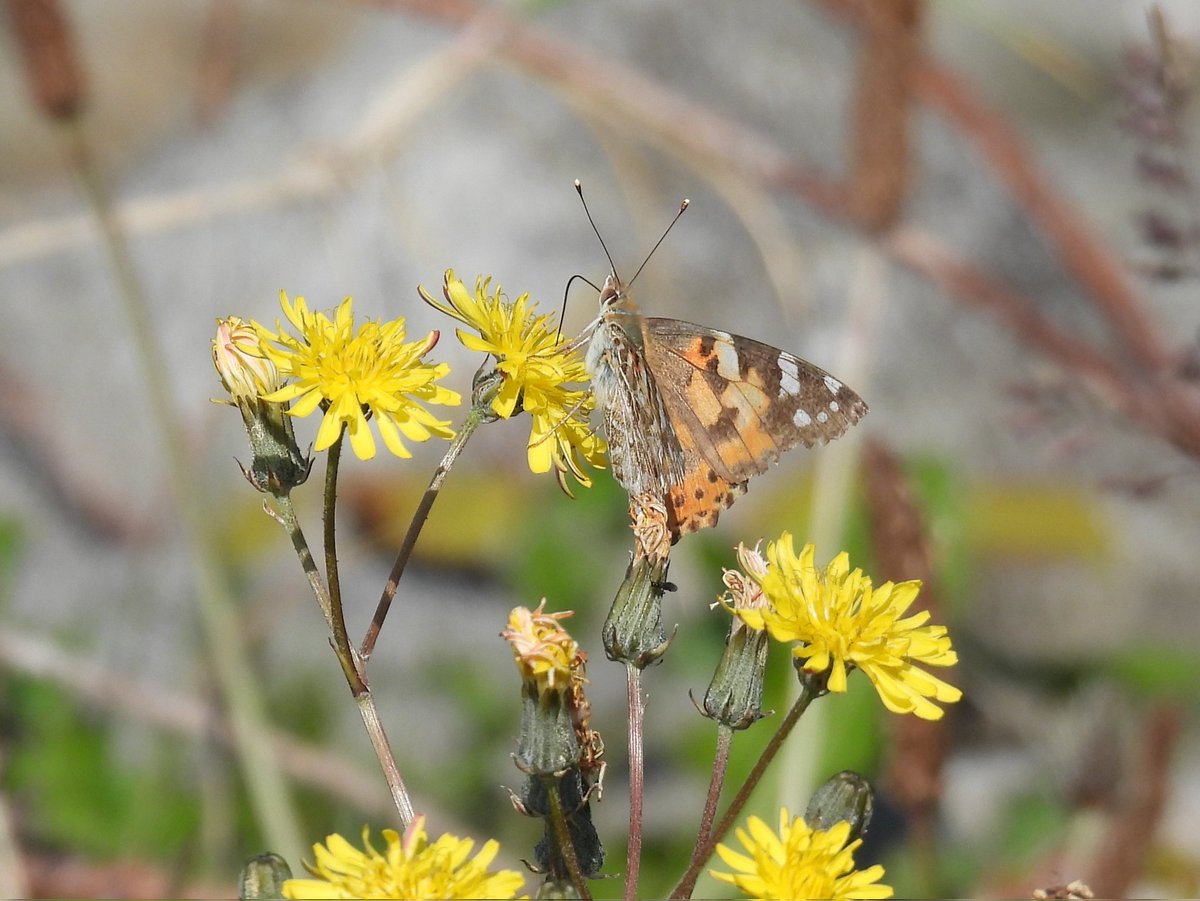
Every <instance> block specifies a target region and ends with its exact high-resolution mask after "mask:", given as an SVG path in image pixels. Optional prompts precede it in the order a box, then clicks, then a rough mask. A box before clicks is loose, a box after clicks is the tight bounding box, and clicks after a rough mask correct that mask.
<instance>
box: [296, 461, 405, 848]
mask: <svg viewBox="0 0 1200 901" xmlns="http://www.w3.org/2000/svg"><path fill="white" fill-rule="evenodd" d="M339 443H340V441H339ZM335 467H336V464H335ZM326 472H328V470H326ZM276 500H277V501H278V502H279V508H280V511H281V512H280V513H278V514H276V518H277V519H278V520H279V522H280V523H281V524H282V525H283V527H284V528H285V529H287V531H288V534H289V535H290V536H291V539H292V547H294V548H295V549H296V556H297V557H299V558H300V565H301V567H302V568H303V569H304V573H305V575H306V576H308V584H309V585H310V586H311V587H312V590H313V594H314V595H316V598H317V603H318V604H320V606H321V611H322V613H324V615H325V622H326V623H327V624H328V625H329V629H330V632H331V633H333V634H334V635H335V636H336V633H337V630H336V629H335V627H334V623H335V621H336V620H335V618H334V613H333V605H332V602H331V601H330V597H329V594H328V593H327V592H326V590H325V585H324V583H322V581H321V573H320V571H319V570H318V569H317V563H316V561H315V560H314V559H313V555H312V552H311V551H310V550H309V547H308V541H307V539H305V537H304V531H303V530H302V529H301V528H300V522H299V520H298V519H297V518H296V508H295V506H294V505H293V504H292V499H291V496H290V495H289V494H280V495H278V496H277V497H276ZM327 546H328V545H327ZM334 565H335V567H336V562H335V564H334ZM335 571H336V570H335ZM342 639H343V643H342V645H341V646H340V647H339V645H338V643H337V640H336V637H335V640H334V651H335V652H336V653H337V656H338V661H339V663H341V665H342V672H343V674H345V676H346V683H347V685H349V687H350V692H351V694H352V695H353V696H354V701H355V704H357V705H358V711H359V715H360V716H362V720H363V725H364V726H365V727H366V730H367V737H368V738H370V740H371V747H372V748H373V749H374V750H375V756H376V757H378V758H379V766H380V768H381V769H382V770H383V777H384V779H385V780H386V781H387V784H388V790H389V791H390V792H391V794H392V801H393V802H394V803H395V805H396V811H397V812H398V813H399V815H400V821H401V823H402V824H403V825H404V827H405V828H407V827H408V824H409V823H410V822H412V819H413V806H412V800H411V799H410V797H409V794H408V787H407V786H406V785H405V784H404V779H403V777H401V775H400V767H399V766H398V765H397V764H396V758H395V755H394V754H392V746H391V742H389V741H388V737H387V733H386V732H385V731H384V728H383V722H382V721H381V720H380V719H379V712H378V711H377V710H376V708H375V699H374V698H373V697H372V695H371V691H370V688H369V686H368V684H367V680H366V674H365V672H363V667H364V664H363V661H362V660H361V659H359V658H357V657H356V655H355V653H354V649H353V648H352V647H350V643H349V641H348V640H347V637H346V630H345V627H344V626H343V628H342ZM351 673H353V677H352V676H351Z"/></svg>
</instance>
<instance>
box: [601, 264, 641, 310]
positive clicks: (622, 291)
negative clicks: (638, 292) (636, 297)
mask: <svg viewBox="0 0 1200 901" xmlns="http://www.w3.org/2000/svg"><path fill="white" fill-rule="evenodd" d="M636 312H637V306H636V305H635V304H634V302H633V298H632V297H630V296H629V291H628V290H627V289H626V287H625V283H624V282H622V281H621V279H620V278H618V277H617V275H616V274H615V273H614V274H612V275H609V276H608V278H606V279H605V280H604V287H603V288H601V289H600V315H601V316H602V317H603V316H608V315H612V314H619V313H636Z"/></svg>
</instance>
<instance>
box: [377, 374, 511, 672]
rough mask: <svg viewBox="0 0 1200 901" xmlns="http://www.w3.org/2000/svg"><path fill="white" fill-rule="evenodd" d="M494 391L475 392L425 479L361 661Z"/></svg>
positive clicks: (486, 416)
mask: <svg viewBox="0 0 1200 901" xmlns="http://www.w3.org/2000/svg"><path fill="white" fill-rule="evenodd" d="M499 385H500V382H499V380H497V381H496V382H495V390H498V389H499ZM495 390H488V391H481V392H479V394H478V395H477V397H476V399H475V401H474V403H473V404H472V406H471V411H470V412H469V413H468V414H467V418H466V419H465V420H464V421H463V424H462V426H461V427H460V428H459V430H458V433H457V434H456V435H455V436H454V439H453V440H452V441H451V442H450V447H449V448H447V449H446V455H445V456H444V457H442V462H441V463H439V464H438V468H437V469H436V470H434V473H433V478H432V479H430V480H429V487H428V488H426V489H425V494H424V495H423V496H422V497H421V503H420V504H418V505H417V510H416V512H415V513H414V514H413V518H412V521H411V522H410V523H409V524H408V531H407V532H406V533H405V534H404V540H403V541H402V542H401V543H400V550H399V551H398V552H397V553H396V561H395V563H393V564H392V571H391V572H390V573H389V574H388V579H387V584H386V585H384V586H383V595H382V596H381V597H380V598H379V603H378V604H377V605H376V607H375V615H374V616H373V617H371V625H370V626H368V627H367V634H366V635H364V636H363V640H362V645H361V646H360V650H359V656H360V657H362V659H363V661H364V662H365V661H367V660H369V659H371V654H372V652H373V651H374V650H375V642H376V641H378V640H379V631H380V629H382V628H383V621H384V620H385V619H387V615H388V610H389V609H391V606H392V599H393V598H395V597H396V589H397V588H398V587H399V586H400V579H401V577H402V576H403V575H404V569H405V567H407V566H408V561H409V559H410V558H411V557H412V553H413V549H414V548H415V547H416V546H417V539H418V538H420V537H421V529H423V528H424V527H425V521H426V520H427V519H429V511H430V510H432V509H433V502H434V501H436V500H437V497H438V493H439V492H440V491H441V490H442V483H443V482H445V481H446V476H447V475H448V474H449V472H450V468H451V467H452V466H454V461H455V460H457V459H458V455H459V454H461V453H462V451H463V448H464V447H466V446H467V442H468V441H469V440H470V438H471V436H472V435H473V434H474V433H475V430H476V429H477V428H479V426H480V425H481V424H483V423H484V422H487V421H489V420H490V419H491V418H493V417H494V416H495V414H494V413H492V400H493V398H494V397H495V396H496V394H495Z"/></svg>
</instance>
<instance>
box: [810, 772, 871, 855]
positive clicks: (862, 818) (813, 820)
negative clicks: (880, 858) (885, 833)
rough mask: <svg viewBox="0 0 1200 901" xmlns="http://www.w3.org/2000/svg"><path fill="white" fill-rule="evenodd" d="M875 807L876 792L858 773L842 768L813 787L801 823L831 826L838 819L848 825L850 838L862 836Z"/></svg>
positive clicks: (837, 821)
mask: <svg viewBox="0 0 1200 901" xmlns="http://www.w3.org/2000/svg"><path fill="white" fill-rule="evenodd" d="M874 810H875V791H874V789H872V788H871V783H869V782H867V780H866V779H864V778H863V777H862V776H860V775H858V773H855V772H851V771H850V770H843V771H842V772H840V773H838V774H837V775H836V776H834V777H832V778H831V779H830V780H829V781H828V782H826V783H825V784H824V785H822V786H821V787H820V788H818V789H817V790H816V792H815V793H814V794H813V796H812V800H811V801H809V802H808V809H807V810H806V811H805V812H804V822H806V823H807V824H808V825H809V826H810V827H812V828H813V829H831V828H833V827H834V826H835V825H837V824H838V823H841V822H846V823H849V824H850V838H849V839H847V841H853V840H854V839H856V838H862V836H863V835H864V834H865V833H866V831H867V828H868V827H869V826H870V825H871V814H872V813H873V812H874Z"/></svg>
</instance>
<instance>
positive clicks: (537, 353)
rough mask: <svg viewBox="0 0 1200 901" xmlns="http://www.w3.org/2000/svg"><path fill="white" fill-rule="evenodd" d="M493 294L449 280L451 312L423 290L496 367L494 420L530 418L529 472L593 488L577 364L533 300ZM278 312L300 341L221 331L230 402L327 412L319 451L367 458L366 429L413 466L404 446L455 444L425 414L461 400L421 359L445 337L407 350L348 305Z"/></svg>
mask: <svg viewBox="0 0 1200 901" xmlns="http://www.w3.org/2000/svg"><path fill="white" fill-rule="evenodd" d="M489 286H490V280H488V279H483V278H481V279H479V280H478V281H477V283H476V287H475V293H474V295H472V294H471V293H469V292H468V291H467V289H466V287H465V286H464V285H463V283H462V282H461V281H459V280H458V279H457V278H456V277H455V276H454V272H453V271H452V270H447V272H446V276H445V285H444V293H445V296H446V300H447V302H448V303H447V304H440V303H438V302H437V301H435V300H434V299H433V298H432V297H430V296H429V294H428V293H427V292H426V291H425V290H424V289H423V288H422V289H420V291H421V295H422V296H423V297H424V298H425V300H426V301H427V302H428V303H430V304H431V305H432V306H434V307H435V308H437V309H438V310H440V311H442V312H444V313H446V314H448V315H450V316H452V317H454V318H455V319H457V320H459V321H460V322H462V323H464V324H465V325H468V326H470V327H471V329H473V330H474V332H475V333H477V334H475V333H472V332H469V331H467V330H464V329H458V331H457V333H458V337H459V340H460V341H462V343H463V344H464V345H465V346H466V347H467V348H469V349H471V350H478V351H482V352H484V353H487V354H490V355H491V356H493V357H495V359H496V369H497V370H498V372H499V373H500V374H501V376H502V383H501V386H500V390H499V392H498V394H497V395H496V397H495V398H494V400H493V401H492V410H493V412H494V413H495V415H496V416H498V417H500V418H502V419H508V418H510V417H512V416H515V415H517V414H518V413H521V412H522V411H524V412H527V413H529V415H530V418H531V419H532V420H533V427H532V429H531V431H530V436H529V446H528V457H529V467H530V469H532V470H533V471H534V472H535V473H544V472H549V471H550V470H551V469H553V470H554V473H555V476H556V477H557V478H558V480H559V484H560V485H562V486H563V487H564V489H565V488H566V481H565V476H566V474H568V473H570V474H571V475H572V476H573V477H574V478H575V479H576V481H578V482H579V483H580V484H582V485H584V486H590V485H591V479H590V477H589V476H588V475H587V471H586V470H585V468H584V464H587V465H588V466H592V467H596V468H600V467H603V466H604V461H605V453H606V449H605V444H604V440H603V439H602V438H600V437H599V436H598V435H597V434H596V433H595V432H594V431H592V429H591V427H590V425H589V424H588V415H589V413H590V412H591V410H592V408H593V406H594V405H595V400H594V398H593V397H592V395H591V392H590V391H589V390H588V387H587V381H588V376H587V371H586V370H585V368H584V365H583V359H582V356H581V355H580V354H579V352H578V350H577V349H573V348H571V347H570V345H569V343H568V342H566V341H564V340H562V339H561V337H560V336H559V335H558V334H557V330H556V327H555V323H554V318H553V317H552V316H546V315H538V314H537V313H536V312H535V305H534V304H531V303H530V301H529V295H528V294H522V295H521V296H520V297H518V298H517V299H516V300H515V301H512V302H509V301H507V300H505V299H504V295H503V292H502V291H501V290H500V288H499V287H497V288H496V290H495V291H490V292H489ZM280 305H281V306H282V308H283V313H284V316H285V317H286V318H287V321H288V322H289V323H290V324H291V326H292V328H293V330H294V331H295V334H291V333H289V332H288V331H287V330H286V329H285V328H284V326H283V325H282V324H281V323H279V322H276V324H275V328H274V329H273V330H272V329H270V328H268V327H266V326H264V325H262V324H260V323H258V322H250V323H246V322H244V321H243V320H241V319H239V318H237V317H230V318H228V319H223V320H219V321H218V324H217V337H216V338H215V339H214V340H213V362H214V363H215V364H216V367H217V371H218V373H219V374H220V376H221V381H222V383H223V384H224V386H225V388H226V390H227V391H228V392H229V394H230V396H231V398H232V402H233V403H234V404H241V403H243V402H245V400H246V399H247V398H257V399H259V400H261V401H264V402H266V403H271V404H281V405H289V404H290V407H288V408H287V413H288V415H290V416H292V417H304V416H308V415H309V414H311V413H313V412H314V411H315V410H317V409H320V410H321V411H322V413H323V415H322V419H321V425H320V427H319V428H318V430H317V440H316V443H315V444H314V445H313V447H314V450H317V451H323V450H326V449H328V448H329V447H330V446H331V445H333V443H334V442H335V441H337V440H338V438H339V437H340V436H341V435H342V434H343V432H345V434H347V435H348V436H349V439H350V446H351V448H352V449H353V450H354V453H355V455H356V456H358V458H359V459H361V460H369V459H371V458H373V457H374V456H375V453H376V444H375V438H374V436H373V435H372V433H371V429H370V426H369V424H368V423H369V421H370V420H374V422H375V423H376V427H377V428H378V430H379V434H380V436H381V437H382V438H383V443H384V445H385V446H386V447H387V449H388V450H389V451H391V452H392V453H393V454H395V455H396V456H397V457H410V456H411V452H410V451H409V450H408V447H407V446H406V444H405V442H406V441H410V442H421V441H428V440H429V439H430V438H446V439H450V438H453V437H454V431H453V429H451V428H450V423H449V422H448V421H446V420H442V419H439V418H437V417H436V416H434V415H433V414H432V413H431V412H430V411H429V409H428V408H427V407H428V405H435V404H436V405H442V406H455V405H458V404H460V403H461V402H462V398H461V396H460V395H459V394H458V392H456V391H452V390H450V389H449V388H446V387H443V386H442V385H441V384H439V382H440V380H441V379H443V378H445V377H446V375H448V374H449V372H450V367H449V366H448V365H447V364H445V363H432V362H429V361H428V360H426V355H427V354H428V353H429V352H430V351H432V350H433V348H434V347H435V346H436V345H437V342H438V338H439V333H438V332H436V331H432V332H430V333H429V334H428V335H426V336H425V337H424V338H421V339H419V340H417V341H407V340H406V334H405V320H404V317H403V316H400V317H398V318H396V319H393V320H391V321H389V322H375V321H372V320H368V321H367V322H364V323H362V324H360V325H358V327H357V328H356V327H355V324H354V314H353V309H352V300H351V298H349V297H347V298H346V299H345V300H343V301H342V302H341V303H340V304H339V305H338V307H337V308H336V309H335V310H333V312H332V317H331V316H328V315H326V314H325V313H322V312H313V311H312V310H310V309H309V307H308V304H307V303H306V302H305V300H304V298H303V297H297V298H295V300H290V299H289V298H288V296H287V295H286V294H284V293H282V292H281V295H280Z"/></svg>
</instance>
